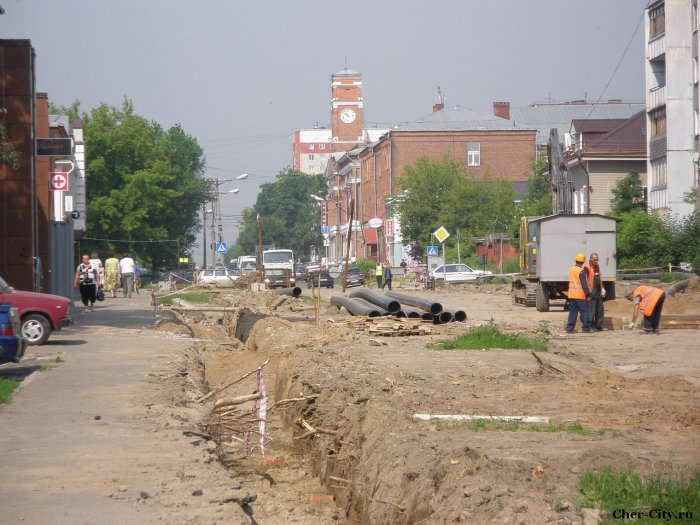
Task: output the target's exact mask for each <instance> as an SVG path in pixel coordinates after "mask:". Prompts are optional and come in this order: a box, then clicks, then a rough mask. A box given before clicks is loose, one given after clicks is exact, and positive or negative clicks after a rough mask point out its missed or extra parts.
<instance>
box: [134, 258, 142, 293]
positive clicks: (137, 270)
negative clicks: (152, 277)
mask: <svg viewBox="0 0 700 525" xmlns="http://www.w3.org/2000/svg"><path fill="white" fill-rule="evenodd" d="M139 288H141V269H140V268H139V263H138V262H137V261H134V291H135V292H136V295H141V294H140V293H139Z"/></svg>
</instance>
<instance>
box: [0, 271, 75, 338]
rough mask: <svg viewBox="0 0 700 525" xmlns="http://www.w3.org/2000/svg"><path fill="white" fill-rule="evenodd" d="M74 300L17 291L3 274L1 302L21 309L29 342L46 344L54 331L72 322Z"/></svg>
mask: <svg viewBox="0 0 700 525" xmlns="http://www.w3.org/2000/svg"><path fill="white" fill-rule="evenodd" d="M71 302H72V301H71V300H70V299H67V298H65V297H61V296H60V295H51V294H48V293H36V292H23V291H20V290H15V289H14V288H12V287H11V286H10V285H8V284H7V283H6V282H5V280H4V279H3V278H2V277H0V303H9V304H11V305H12V306H14V307H15V308H17V310H18V312H19V319H20V332H21V333H22V337H24V338H25V339H26V340H27V344H28V345H41V344H44V343H45V342H46V341H47V340H48V338H49V336H50V335H51V331H52V330H60V329H61V328H64V327H66V326H70V325H72V324H73V319H72V318H71V317H70V305H71Z"/></svg>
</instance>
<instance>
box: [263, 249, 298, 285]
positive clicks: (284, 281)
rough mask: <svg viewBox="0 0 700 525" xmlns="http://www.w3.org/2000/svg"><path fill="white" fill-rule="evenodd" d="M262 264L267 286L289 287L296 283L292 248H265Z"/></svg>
mask: <svg viewBox="0 0 700 525" xmlns="http://www.w3.org/2000/svg"><path fill="white" fill-rule="evenodd" d="M262 264H263V274H264V280H265V286H266V287H267V288H289V287H290V286H294V285H295V284H296V275H295V274H294V252H293V251H292V250H264V251H263V253H262Z"/></svg>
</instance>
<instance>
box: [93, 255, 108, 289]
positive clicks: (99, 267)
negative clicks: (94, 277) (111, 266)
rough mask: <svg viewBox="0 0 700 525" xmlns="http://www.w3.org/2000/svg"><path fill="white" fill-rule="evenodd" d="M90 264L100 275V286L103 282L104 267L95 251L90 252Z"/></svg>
mask: <svg viewBox="0 0 700 525" xmlns="http://www.w3.org/2000/svg"><path fill="white" fill-rule="evenodd" d="M90 266H92V267H93V268H94V269H95V270H97V273H98V274H99V275H100V286H102V285H103V284H104V282H105V267H104V266H103V265H102V261H101V260H100V256H99V255H98V253H97V252H92V253H91V254H90Z"/></svg>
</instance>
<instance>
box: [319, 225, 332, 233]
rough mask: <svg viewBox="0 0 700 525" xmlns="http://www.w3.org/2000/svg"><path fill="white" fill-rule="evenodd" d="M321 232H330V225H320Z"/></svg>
mask: <svg viewBox="0 0 700 525" xmlns="http://www.w3.org/2000/svg"><path fill="white" fill-rule="evenodd" d="M321 233H331V227H330V226H321Z"/></svg>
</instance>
